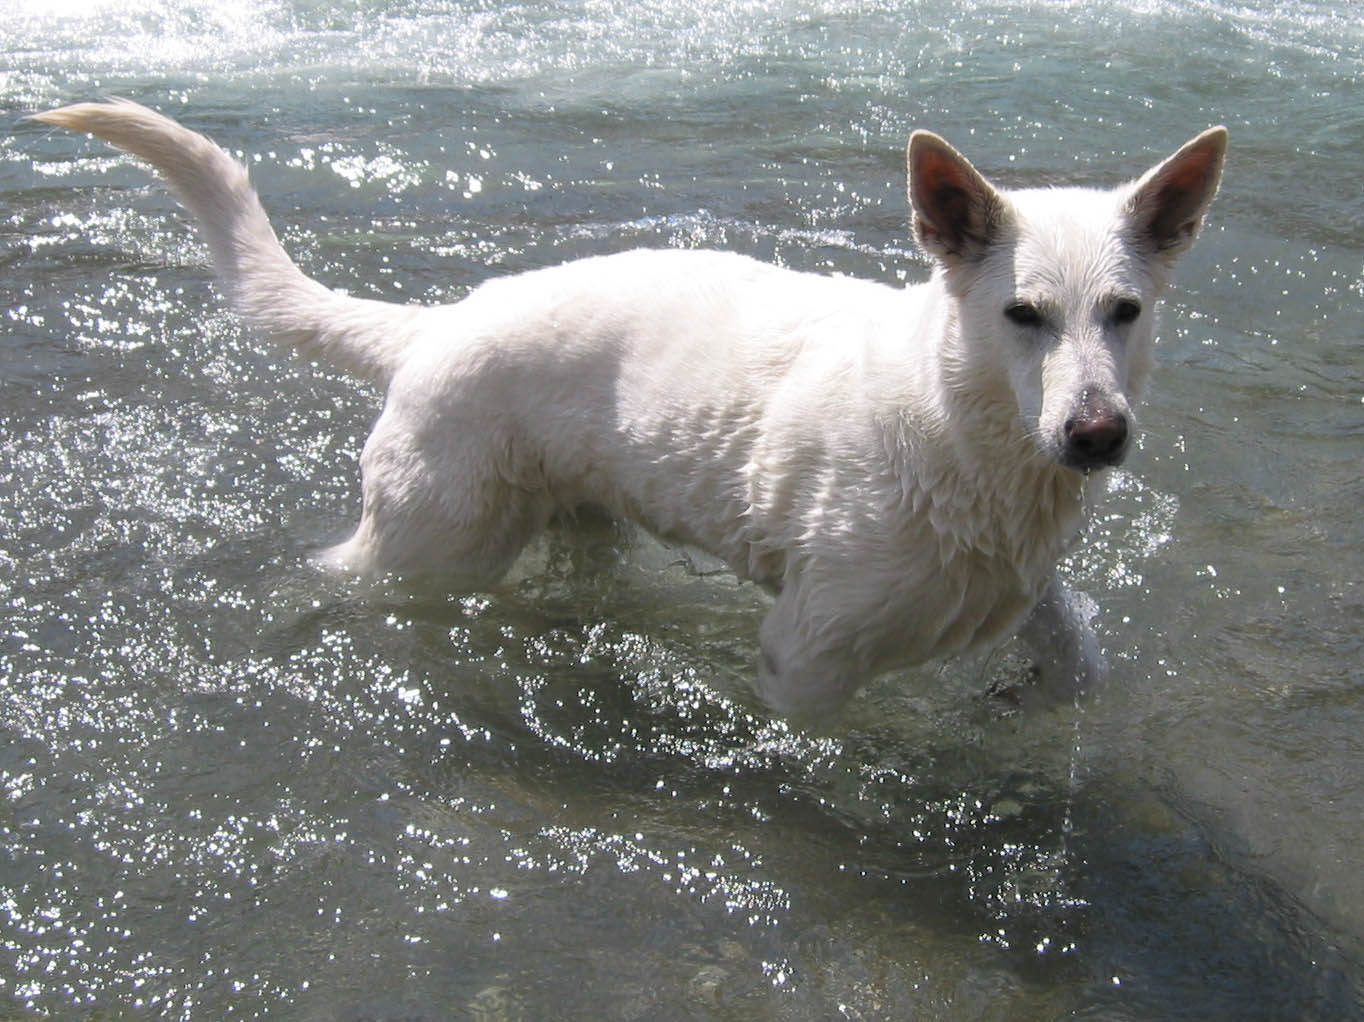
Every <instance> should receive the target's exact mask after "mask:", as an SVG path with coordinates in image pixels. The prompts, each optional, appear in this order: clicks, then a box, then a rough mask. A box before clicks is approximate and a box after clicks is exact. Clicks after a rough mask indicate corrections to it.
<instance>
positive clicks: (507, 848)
mask: <svg viewBox="0 0 1364 1022" xmlns="http://www.w3.org/2000/svg"><path fill="white" fill-rule="evenodd" d="M0 47H3V52H4V60H2V61H0V109H2V110H3V111H4V112H5V114H6V115H8V119H9V123H10V124H11V125H12V128H11V130H10V131H9V132H8V133H7V134H6V135H5V136H4V137H3V138H0V202H3V207H0V208H2V210H3V228H0V230H3V234H2V235H0V237H2V238H3V243H4V247H3V255H2V256H0V297H3V314H2V316H0V323H3V328H2V329H0V607H3V617H0V622H2V623H3V627H0V729H3V730H2V731H0V733H2V734H3V739H4V740H3V742H0V1014H3V1015H4V1016H6V1017H10V1016H13V1017H25V1016H27V1015H29V1014H35V1015H41V1014H48V1015H56V1016H60V1017H72V1016H77V1017H79V1016H83V1015H87V1014H88V1015H91V1016H99V1017H108V1016H114V1015H121V1014H124V1013H129V1014H141V1013H146V1014H151V1015H167V1016H172V1017H186V1018H188V1017H194V1018H220V1017H242V1016H260V1015H274V1016H281V1017H287V1018H295V1017H297V1018H355V1019H359V1018H371V1017H374V1018H398V1017H401V1018H432V1019H436V1018H448V1017H468V1018H477V1019H518V1018H525V1019H538V1018H622V1019H635V1018H648V1019H654V1018H686V1017H714V1018H734V1019H741V1018H742V1019H749V1018H783V1019H827V1018H837V1017H847V1018H862V1019H881V1018H961V1019H976V1018H1000V1019H1024V1018H1037V1019H1049V1018H1055V1017H1059V1016H1063V1015H1071V1014H1076V1015H1080V1016H1082V1017H1088V1018H1103V1019H1110V1018H1132V1019H1151V1018H1178V1017H1190V1018H1209V1017H1222V1018H1233V1017H1234V1018H1276V1019H1277V1018H1289V1017H1292V1018H1321V1019H1327V1018H1332V1019H1335V1018H1344V1017H1364V880H1361V876H1364V870H1361V868H1360V865H1361V863H1360V858H1361V856H1360V851H1359V848H1360V822H1359V821H1360V819H1361V816H1362V815H1364V813H1362V810H1364V739H1362V738H1361V734H1364V669H1362V668H1361V657H1360V646H1361V640H1360V634H1361V632H1362V631H1364V598H1362V597H1361V592H1360V574H1361V571H1360V568H1361V540H1364V525H1361V522H1360V517H1359V514H1358V510H1357V509H1358V507H1359V506H1360V503H1361V499H1364V483H1361V473H1360V468H1359V466H1360V461H1361V453H1364V447H1362V445H1361V433H1364V372H1362V371H1361V360H1360V356H1359V350H1360V340H1361V326H1360V323H1361V317H1360V315H1359V310H1360V300H1361V295H1362V294H1364V192H1361V189H1360V186H1359V180H1358V172H1357V171H1358V158H1359V155H1360V153H1361V151H1364V116H1362V115H1361V114H1360V108H1359V104H1358V94H1359V86H1360V78H1361V72H1362V71H1364V27H1361V24H1360V22H1359V19H1358V17H1357V13H1356V12H1355V11H1354V9H1353V7H1352V5H1350V4H1347V3H1345V2H1344V0H1336V2H1334V3H1329V2H1328V3H1306V2H1303V3H1289V4H1284V3H1274V4H1270V3H1264V2H1258V0H1257V2H1256V3H1254V4H1251V5H1234V4H1229V3H1222V2H1208V3H1189V4H1169V3H1144V4H1136V5H1131V6H1126V7H1123V8H1121V9H1115V8H1112V7H1110V6H1108V5H1085V4H1073V3H1053V4H1048V3H996V4H988V5H981V4H965V3H957V4H952V3H944V2H940V0H934V2H931V3H926V4H916V5H908V4H905V5H899V6H897V5H872V4H842V5H840V4H824V5H809V4H799V5H798V4H781V3H757V2H753V3H745V2H732V3H714V2H707V3H705V4H701V3H695V4H688V3H684V2H676V3H659V4H652V5H647V9H646V7H645V6H644V5H633V4H626V3H615V2H610V0H607V2H592V3H572V4H556V5H541V4H497V3H491V2H490V3H483V4H468V5H466V4H459V3H420V2H416V0H413V2H408V3H379V2H375V0H347V2H340V0H297V2H294V3H285V2H257V3H227V2H219V3H214V2H209V0H188V2H179V3H175V4H171V3H167V2H144V3H126V2H120V3H114V2H105V3H100V2H94V3H91V2H89V0H83V2H81V3H79V4H78V3H75V2H71V0H57V2H52V3H46V4H42V5H37V4H32V5H25V4H20V5H18V9H15V7H14V5H10V6H7V7H4V8H3V9H0ZM107 94H117V95H124V96H128V97H130V98H135V99H138V100H141V101H143V102H146V103H149V104H151V105H154V106H156V107H158V108H160V109H163V110H165V111H167V112H169V113H171V114H173V115H175V116H178V117H180V118H182V119H183V120H185V121H186V122H187V123H189V124H191V125H192V126H194V127H196V128H199V129H201V130H205V131H207V132H209V133H210V134H211V135H213V136H214V137H215V138H216V139H218V140H219V141H220V142H222V143H223V144H224V145H226V146H228V147H229V148H231V149H234V150H239V151H241V152H242V153H244V154H249V155H248V159H249V160H250V161H251V166H252V173H253V176H254V178H255V181H256V183H257V186H258V188H259V189H260V191H261V192H262V194H263V196H264V198H265V202H266V205H267V207H268V208H269V209H270V210H271V212H272V215H273V216H274V218H275V221H276V224H277V226H278V228H279V230H280V233H281V235H282V237H283V238H284V239H285V242H286V245H287V246H288V247H289V248H290V250H291V251H292V252H293V253H294V254H295V256H296V257H297V258H298V259H299V261H300V262H301V263H302V265H303V266H304V267H305V269H306V270H307V271H308V272H309V273H311V274H313V275H315V276H317V277H318V278H320V279H322V280H324V281H325V282H327V283H328V284H331V285H333V286H336V287H341V288H345V289H347V290H349V291H350V292H352V293H356V294H362V295H367V296H373V297H380V298H386V299H392V300H399V301H401V300H421V301H437V300H449V299H454V298H458V297H459V296H460V295H462V294H464V293H465V292H466V291H467V290H468V289H469V288H470V287H471V286H473V285H474V284H476V283H477V282H479V281H480V280H483V279H485V278H487V277H489V276H491V275H495V274H500V273H504V272H507V271H510V270H515V269H521V268H526V267H531V266H538V265H544V264H548V263H553V262H558V261H561V260H562V259H564V258H568V257H572V256H577V255H583V254H588V253H597V252H604V251H610V250H617V249H622V248H628V247H632V246H637V245H642V244H648V245H677V246H701V245H705V246H718V247H724V248H732V249H737V250H741V251H745V252H752V253H756V254H759V255H761V256H763V257H765V258H770V259H774V260H776V261H780V262H783V263H785V264H788V265H791V266H796V267H800V268H808V269H819V270H827V271H837V272H846V273H854V274H857V275H860V276H866V277H871V278H875V279H882V280H889V281H897V280H902V279H903V280H917V279H920V278H922V276H923V275H924V274H925V272H926V266H925V263H924V261H923V259H922V258H921V257H920V256H919V255H917V254H916V253H915V252H914V251H913V250H912V246H911V245H910V244H909V243H908V241H907V235H906V231H905V215H906V214H905V202H904V199H903V184H904V183H903V168H902V153H903V146H904V141H905V139H906V137H907V135H908V133H909V131H910V130H912V129H913V128H914V127H919V126H923V127H930V128H933V129H935V130H938V131H940V132H941V133H943V134H945V135H946V136H947V137H948V138H949V139H951V140H953V141H954V142H955V143H956V144H957V145H958V146H959V147H961V148H962V149H964V150H965V151H966V152H967V153H968V154H969V155H970V156H971V157H972V158H973V159H974V160H976V161H977V163H978V164H979V165H980V166H981V167H982V168H983V169H985V170H986V171H987V172H989V173H992V174H993V175H995V176H997V177H998V178H1000V179H1001V180H1003V181H1005V182H1006V183H1012V184H1036V183H1040V182H1053V181H1054V182H1068V181H1077V180H1095V179H1097V180H1100V181H1105V182H1110V181H1116V180H1119V179H1121V178H1122V177H1123V176H1125V175H1129V174H1134V173H1136V172H1138V171H1140V170H1142V169H1144V168H1145V167H1146V166H1148V165H1149V164H1150V163H1151V162H1153V161H1154V160H1155V159H1157V158H1159V157H1160V156H1162V155H1164V154H1165V153H1167V152H1169V151H1170V150H1172V149H1173V148H1174V147H1175V146H1176V145H1178V144H1179V143H1180V142H1182V141H1183V140H1184V139H1186V138H1187V137H1189V136H1190V135H1192V134H1193V133H1195V132H1196V131H1198V130H1200V129H1202V128H1203V127H1205V126H1207V125H1208V124H1211V123H1217V122H1223V123H1226V124H1228V126H1229V127H1230V128H1231V132H1232V144H1233V148H1232V153H1231V157H1230V162H1229V166H1228V172H1227V177H1226V181H1225V185H1224V188H1223V192H1222V194H1221V196H1220V197H1219V198H1218V200H1217V204H1216V206H1215V207H1214V212H1213V215H1212V217H1211V221H1210V224H1209V227H1208V229H1207V231H1206V233H1205V235H1204V237H1203V239H1202V241H1201V242H1200V244H1199V247H1198V248H1197V249H1195V251H1194V252H1193V253H1192V254H1191V255H1190V256H1189V257H1187V259H1186V260H1185V261H1184V263H1183V264H1182V265H1181V269H1180V274H1179V278H1180V279H1179V286H1178V288H1177V290H1176V291H1175V292H1174V293H1173V294H1172V296H1171V299H1170V301H1169V302H1168V304H1167V307H1166V310H1165V313H1164V318H1163V331H1162V341H1161V345H1160V348H1159V369H1158V373H1157V378H1156V384H1155V387H1154V391H1153V393H1152V395H1151V396H1150V399H1149V401H1148V403H1147V406H1146V409H1145V411H1144V413H1143V426H1144V430H1145V432H1144V436H1143V439H1142V443H1141V447H1140V450H1138V451H1137V452H1136V453H1135V455H1134V456H1133V457H1132V458H1131V459H1129V461H1128V463H1127V465H1126V466H1125V468H1124V469H1123V471H1121V472H1119V473H1116V474H1115V475H1114V476H1113V478H1112V480H1111V486H1110V490H1111V492H1110V494H1109V497H1108V500H1107V502H1106V503H1105V504H1103V505H1102V506H1101V507H1100V508H1099V509H1098V511H1097V513H1096V515H1095V518H1094V521H1093V524H1092V526H1091V528H1090V530H1089V532H1088V534H1087V536H1086V538H1085V541H1084V543H1083V544H1082V545H1081V547H1080V548H1079V549H1078V550H1077V551H1076V553H1075V555H1074V557H1073V558H1072V560H1071V562H1069V564H1068V566H1067V572H1068V574H1069V575H1070V576H1071V578H1072V579H1073V580H1074V581H1075V582H1076V583H1077V584H1078V585H1079V586H1080V587H1081V588H1083V589H1085V590H1086V591H1088V592H1089V593H1090V594H1091V595H1093V596H1094V597H1095V598H1096V599H1097V600H1098V602H1099V603H1100V604H1101V605H1102V607H1103V608H1104V613H1103V618H1102V628H1103V642H1104V645H1105V648H1106V650H1107V652H1108V656H1109V659H1110V662H1111V663H1112V665H1113V677H1112V681H1111V683H1110V685H1109V686H1108V687H1107V688H1106V689H1104V690H1103V691H1102V692H1100V693H1098V694H1097V696H1096V697H1095V698H1094V699H1093V700H1092V701H1091V702H1090V703H1089V704H1088V705H1086V706H1084V707H1082V708H1063V709H1060V710H1056V711H1039V712H1021V713H1020V712H1017V711H1015V710H1012V709H1010V708H1009V707H1008V706H1007V705H1005V704H1002V703H998V701H993V700H990V699H986V698H984V697H983V696H982V692H983V690H984V687H985V683H986V681H987V680H988V678H989V677H990V676H992V675H995V674H998V673H999V672H1001V671H1005V672H1007V671H1011V670H1017V669H1020V668H1017V667H1016V666H1014V665H1013V664H1012V663H1011V662H1009V661H1007V660H1004V661H999V660H996V661H992V662H988V663H984V664H982V663H980V662H974V661H973V662H970V663H953V664H948V665H941V666H932V667H928V668H924V669H921V670H918V671H915V672H909V673H907V674H905V675H901V676H898V677H894V678H890V679H886V680H885V681H883V682H880V683H878V684H876V685H874V686H872V687H871V688H870V689H869V690H868V691H867V692H865V693H864V694H863V695H861V696H859V697H858V698H857V699H856V700H854V702H853V703H852V705H851V706H850V707H849V708H848V710H847V711H846V712H845V713H843V714H842V715H841V716H840V717H839V718H838V719H836V720H833V721H829V722H827V723H825V724H824V725H822V726H821V727H819V728H811V727H807V726H803V725H798V724H795V723H789V724H788V723H783V722H779V721H774V720H773V719H772V718H770V717H769V716H768V715H767V714H765V713H764V712H763V711H762V710H761V708H760V707H759V706H758V705H757V704H756V703H755V702H754V701H753V699H752V698H751V697H750V696H749V695H748V694H747V689H746V685H747V678H748V677H749V675H750V672H751V670H752V664H753V662H754V659H755V656H756V641H755V635H756V630H757V624H758V621H759V620H760V616H761V613H762V598H761V597H760V596H759V595H758V594H756V593H754V592H753V590H752V588H751V587H747V586H740V585H738V584H737V583H735V582H734V580H733V579H732V578H730V577H729V576H727V575H725V574H723V573H717V572H715V571H713V570H712V566H711V565H709V564H707V563H706V562H705V561H704V560H702V559H700V558H698V557H695V556H693V555H690V554H689V553H688V552H687V551H685V550H680V549H675V548H669V547H664V546H662V545H660V544H658V543H656V542H654V541H652V540H650V539H648V538H646V537H640V536H637V535H634V534H631V533H629V532H627V531H625V530H621V529H618V528H616V527H614V526H612V525H610V524H609V523H602V522H594V521H583V522H579V523H576V524H572V525H565V526H562V527H559V528H556V529H555V530H553V531H552V532H551V533H550V534H549V535H548V536H547V537H546V538H545V539H544V540H543V541H542V542H540V543H538V544H537V545H536V546H535V548H534V549H532V550H531V551H530V552H528V554H527V555H526V557H525V558H524V559H523V560H522V561H521V562H520V563H519V564H518V566H517V569H516V570H515V572H514V574H513V577H512V578H511V579H510V580H509V581H508V584H507V585H506V586H504V587H503V588H502V589H500V590H498V591H497V592H494V593H482V594H467V593H452V592H447V591H443V590H440V589H438V588H425V589H414V588H412V587H403V586H397V585H373V584H369V585H366V584H361V583H358V582H353V581H350V580H347V579H338V578H335V577H330V576H327V575H324V574H322V573H320V572H319V571H318V570H317V569H316V568H314V567H313V566H312V565H311V563H310V562H309V559H308V557H309V553H310V552H311V551H312V550H314V549H315V548H317V547H318V546H320V545H322V544H324V543H326V542H330V541H334V540H336V539H337V538H339V537H341V536H343V535H344V534H345V532H346V530H347V527H348V525H349V524H350V523H351V522H352V521H353V519H354V517H355V514H356V511H357V507H358V485H357V466H356V459H357V456H358V452H359V447H360V443H361V442H362V440H363V437H364V434H365V432H366V430H367V428H368V425H369V423H370V421H371V420H372V418H373V416H374V414H375V410H376V408H377V400H378V396H377V395H376V394H375V393H374V392H372V391H371V390H368V389H366V388H364V387H362V386H359V385H357V384H355V383H353V382H351V381H349V380H347V379H345V378H343V377H341V376H340V375H338V374H337V373H335V372H333V371H332V370H330V369H327V368H322V367H315V366H310V365H307V364H304V363H302V362H300V361H298V360H295V359H293V358H292V357H290V356H288V355H286V354H282V353H279V352H276V351H274V350H272V349H270V348H268V347H267V346H266V345H265V344H263V343H261V342H260V341H259V340H257V339H255V338H253V337H252V336H251V335H250V334H249V333H248V332H246V331H245V330H244V329H243V328H242V327H241V326H240V324H238V323H237V322H236V321H235V319H234V318H233V317H232V316H231V315H230V314H229V313H227V312H226V311H225V310H224V308H223V306H222V304H221V303H220V301H219V300H218V298H217V297H216V295H215V292H214V291H213V288H212V285H211V283H210V280H211V276H210V274H209V272H208V270H207V268H206V266H205V252H204V250H203V248H202V247H201V246H200V244H199V242H198V241H197V239H196V238H195V236H194V234H193V232H192V231H191V230H190V229H189V228H188V226H187V223H186V221H185V220H184V218H183V217H182V216H181V215H180V214H179V213H178V211H177V210H176V207H175V205H174V203H173V202H172V201H171V200H170V199H169V198H167V197H166V195H165V193H164V192H163V191H161V190H160V189H159V188H158V187H157V186H155V185H152V184H151V183H150V182H149V179H148V178H147V177H146V175H145V174H144V173H143V172H142V171H140V170H139V169H137V168H136V167H134V166H132V165H131V164H129V163H128V162H127V161H125V160H123V159H122V158H120V157H118V156H116V155H115V154H112V153H111V152H110V151H109V150H107V149H106V148H103V147H101V146H100V145H98V144H95V143H92V142H90V141H88V140H86V139H81V138H76V137H72V136H69V135H65V134H61V133H57V132H54V131H50V130H48V129H46V128H42V127H40V126H37V125H34V124H31V123H25V122H22V121H20V120H19V118H20V117H21V115H22V114H24V113H27V112H31V111H33V110H36V109H41V108H44V107H48V106H52V105H56V104H58V103H61V102H66V101H71V100H75V99H85V98H92V97H96V96H100V95H107Z"/></svg>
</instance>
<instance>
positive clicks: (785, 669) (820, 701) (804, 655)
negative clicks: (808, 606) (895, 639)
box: [754, 587, 867, 716]
mask: <svg viewBox="0 0 1364 1022" xmlns="http://www.w3.org/2000/svg"><path fill="white" fill-rule="evenodd" d="M758 640H759V644H760V646H761V648H762V663H761V664H760V666H759V669H758V679H757V682H756V683H755V685H754V687H755V688H756V689H757V692H758V695H759V696H760V697H761V698H762V700H763V702H765V703H766V704H767V705H768V706H770V707H771V708H772V709H774V710H776V711H777V712H778V713H791V714H797V715H801V716H804V715H809V714H815V713H821V712H826V711H830V710H834V709H837V708H838V707H839V706H841V705H842V704H843V703H844V702H846V701H847V699H848V697H849V696H851V695H852V694H853V692H854V691H855V690H856V689H857V687H858V685H860V684H861V683H862V681H864V680H865V678H866V671H865V669H866V666H867V665H866V664H865V663H863V662H861V661H860V660H859V658H858V657H857V655H856V653H855V641H854V636H853V635H842V634H840V633H839V629H838V628H837V625H836V624H835V623H828V624H826V625H825V627H823V628H818V629H817V628H815V627H814V626H813V625H812V624H811V623H810V622H809V621H807V620H805V609H804V602H803V600H802V599H801V597H800V595H799V590H798V589H797V588H795V587H791V588H788V589H784V590H783V591H782V593H781V594H780V595H779V596H778V597H777V601H776V603H774V604H773V605H772V609H771V610H769V611H768V612H767V617H766V618H764V619H763V623H762V628H761V629H760V630H759V634H758Z"/></svg>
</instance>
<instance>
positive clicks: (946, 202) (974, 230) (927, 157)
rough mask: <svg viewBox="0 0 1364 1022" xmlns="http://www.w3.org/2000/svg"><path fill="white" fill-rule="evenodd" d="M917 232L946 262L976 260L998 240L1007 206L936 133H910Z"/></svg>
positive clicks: (930, 250) (911, 192)
mask: <svg viewBox="0 0 1364 1022" xmlns="http://www.w3.org/2000/svg"><path fill="white" fill-rule="evenodd" d="M908 164H909V203H910V206H911V208H912V209H913V210H914V236H915V237H916V238H918V240H919V244H920V245H922V246H923V248H924V251H926V252H928V254H929V255H932V256H936V257H937V258H938V259H939V260H941V261H942V262H943V263H944V264H946V265H953V264H955V263H959V262H973V261H975V260H976V259H979V258H980V257H981V256H982V255H984V254H985V251H986V250H987V249H988V248H989V247H990V245H991V244H993V243H994V241H995V240H996V239H997V238H998V236H999V233H1000V228H1001V227H1002V225H1003V223H1004V220H1005V215H1006V208H1007V207H1006V205H1005V202H1004V199H1003V198H1002V197H1001V196H1000V194H999V192H997V191H995V189H994V187H993V186H992V185H991V184H990V182H988V181H986V180H985V178H983V177H981V176H980V173H979V172H978V171H977V170H976V168H975V167H973V166H971V164H970V162H969V161H968V160H967V159H966V157H965V156H963V155H962V154H961V153H959V152H957V151H956V150H955V149H953V148H952V147H951V146H950V145H948V144H947V143H946V142H945V141H943V139H941V138H939V137H938V136H937V135H935V134H933V132H931V131H916V132H914V134H912V135H911V136H910V137H909V153H908Z"/></svg>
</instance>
